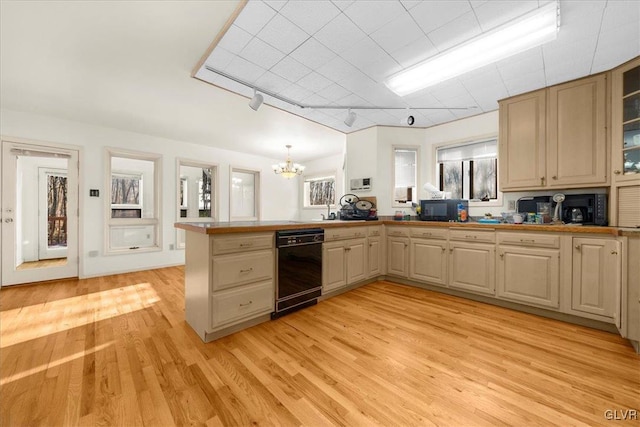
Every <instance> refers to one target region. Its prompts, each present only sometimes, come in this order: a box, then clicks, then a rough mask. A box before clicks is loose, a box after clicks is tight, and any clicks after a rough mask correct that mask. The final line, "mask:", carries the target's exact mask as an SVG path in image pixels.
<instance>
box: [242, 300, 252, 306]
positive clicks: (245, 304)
mask: <svg viewBox="0 0 640 427" xmlns="http://www.w3.org/2000/svg"><path fill="white" fill-rule="evenodd" d="M251 304H253V301H249V302H247V303H244V304H240V307H247V306H249V305H251Z"/></svg>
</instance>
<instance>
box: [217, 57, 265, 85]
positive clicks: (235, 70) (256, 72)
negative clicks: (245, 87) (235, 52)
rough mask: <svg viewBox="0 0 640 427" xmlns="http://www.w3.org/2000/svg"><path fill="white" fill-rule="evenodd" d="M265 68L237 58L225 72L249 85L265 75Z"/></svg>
mask: <svg viewBox="0 0 640 427" xmlns="http://www.w3.org/2000/svg"><path fill="white" fill-rule="evenodd" d="M265 71H267V70H265V69H264V68H262V67H259V66H257V65H256V64H254V63H252V62H249V61H247V60H246V59H243V58H240V57H239V56H236V57H235V58H234V60H233V61H231V62H230V63H229V65H227V66H226V67H225V69H224V72H225V73H227V74H229V75H232V76H234V77H238V78H239V79H241V80H244V81H246V82H249V83H253V82H255V81H256V80H257V79H258V78H259V77H260V76H261V75H263V74H264V73H265Z"/></svg>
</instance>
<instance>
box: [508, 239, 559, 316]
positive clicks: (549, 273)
mask: <svg viewBox="0 0 640 427" xmlns="http://www.w3.org/2000/svg"><path fill="white" fill-rule="evenodd" d="M559 293H560V251H559V250H558V249H534V248H529V247H509V246H501V247H500V248H499V249H498V296H499V297H500V298H504V299H509V300H513V301H517V302H523V303H526V304H534V305H541V306H544V307H553V308H558V307H559V304H560V298H559Z"/></svg>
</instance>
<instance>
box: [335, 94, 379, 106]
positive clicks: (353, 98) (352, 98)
mask: <svg viewBox="0 0 640 427" xmlns="http://www.w3.org/2000/svg"><path fill="white" fill-rule="evenodd" d="M336 104H338V105H353V106H356V105H357V106H361V107H362V106H365V107H371V104H370V103H369V102H367V101H365V100H364V99H362V98H360V97H359V96H358V95H356V94H353V93H352V94H350V95H347V96H345V97H344V98H342V99H339V100H338V102H337V103H336Z"/></svg>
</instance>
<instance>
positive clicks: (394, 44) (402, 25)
mask: <svg viewBox="0 0 640 427" xmlns="http://www.w3.org/2000/svg"><path fill="white" fill-rule="evenodd" d="M423 35H424V34H423V33H422V30H421V29H420V27H418V24H416V23H415V21H414V20H413V19H412V18H411V16H410V15H409V14H408V13H403V14H401V15H400V16H398V17H396V18H395V19H394V20H392V21H391V22H389V23H388V24H386V25H384V26H383V27H382V28H380V29H379V30H377V31H375V32H373V33H371V34H370V37H371V38H372V39H373V40H374V41H375V42H376V43H378V45H379V46H380V47H381V48H383V49H384V50H385V51H387V52H393V51H396V50H398V49H400V48H402V47H404V46H406V45H408V44H409V43H411V42H414V41H416V40H418V39H419V38H420V37H421V36H423Z"/></svg>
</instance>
